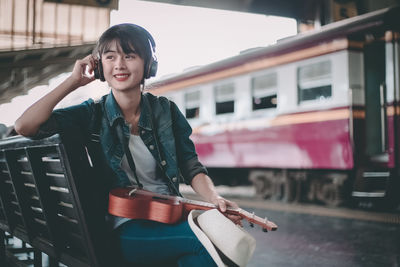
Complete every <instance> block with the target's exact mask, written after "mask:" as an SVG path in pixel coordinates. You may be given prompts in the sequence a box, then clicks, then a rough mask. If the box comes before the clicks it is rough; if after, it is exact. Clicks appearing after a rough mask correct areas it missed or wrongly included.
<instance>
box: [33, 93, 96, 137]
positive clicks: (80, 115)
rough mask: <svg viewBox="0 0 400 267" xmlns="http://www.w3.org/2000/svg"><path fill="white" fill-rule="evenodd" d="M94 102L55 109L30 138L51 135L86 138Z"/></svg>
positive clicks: (88, 101) (92, 114) (89, 101)
mask: <svg viewBox="0 0 400 267" xmlns="http://www.w3.org/2000/svg"><path fill="white" fill-rule="evenodd" d="M93 109H94V101H93V100H92V99H89V100H87V101H85V102H83V103H82V104H79V105H74V106H70V107H67V108H62V109H56V110H54V111H53V112H52V114H51V115H50V118H49V119H48V120H47V121H45V122H44V123H43V124H42V125H41V126H40V127H39V130H38V132H37V133H36V134H35V135H34V136H33V137H32V138H33V139H41V138H44V137H49V136H51V135H53V134H56V133H60V134H74V135H76V134H81V135H84V136H86V134H87V133H88V130H89V127H90V124H91V121H93V116H94V112H93Z"/></svg>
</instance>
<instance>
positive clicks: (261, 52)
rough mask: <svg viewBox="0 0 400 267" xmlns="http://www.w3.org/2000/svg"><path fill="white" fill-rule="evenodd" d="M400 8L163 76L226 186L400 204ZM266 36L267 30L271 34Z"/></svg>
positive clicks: (203, 156)
mask: <svg viewBox="0 0 400 267" xmlns="http://www.w3.org/2000/svg"><path fill="white" fill-rule="evenodd" d="M399 18H400V7H390V8H385V9H382V10H378V11H374V12H371V13H368V14H364V15H360V16H357V17H352V18H348V19H345V20H342V21H338V22H334V23H331V24H328V25H325V26H322V27H321V28H320V29H318V30H312V31H309V32H304V33H300V34H298V35H296V36H293V37H288V38H285V39H282V40H279V41H277V43H275V44H273V45H270V46H266V47H259V48H254V49H249V50H246V51H243V52H241V53H240V54H238V55H235V56H233V57H230V58H226V59H224V60H220V61H217V62H214V63H211V64H208V65H204V66H201V67H197V68H193V69H190V70H188V71H184V72H182V73H180V74H176V75H173V76H170V77H165V78H160V79H158V80H156V81H155V82H152V83H151V84H149V85H148V86H147V90H148V91H150V92H152V93H153V94H156V95H163V96H166V97H168V98H169V99H171V100H173V101H174V102H175V103H176V104H177V105H178V107H179V108H180V110H181V111H182V113H183V114H184V115H185V116H186V118H187V119H188V121H189V123H190V124H191V126H192V128H193V133H192V136H191V137H192V140H193V142H194V143H195V146H196V149H197V152H198V155H199V159H200V161H201V162H203V163H204V165H205V166H206V167H207V168H208V170H209V172H210V174H211V176H212V177H213V179H215V181H216V182H217V183H227V184H231V185H234V184H239V183H242V182H243V183H246V181H247V182H248V183H253V184H254V185H255V190H256V194H257V196H258V197H261V198H269V199H275V200H281V201H286V202H312V203H315V202H316V203H321V204H324V205H328V206H340V205H347V204H354V203H356V204H357V205H359V206H360V205H361V206H362V205H364V206H368V205H369V206H371V205H373V206H377V205H378V206H379V205H383V206H384V207H397V206H398V204H399V195H400V194H398V192H399V189H400V172H399V170H400V168H399V167H400V139H399V131H400V105H399V104H400V103H399V101H400V72H399V65H400V53H399V52H400V49H399V40H400V20H399ZM266 34H268V32H266Z"/></svg>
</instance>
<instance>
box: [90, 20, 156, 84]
mask: <svg viewBox="0 0 400 267" xmlns="http://www.w3.org/2000/svg"><path fill="white" fill-rule="evenodd" d="M121 26H122V27H123V26H128V27H132V28H135V29H137V30H138V31H139V32H140V33H142V34H144V35H145V36H146V39H147V41H148V44H149V48H150V53H151V56H150V58H149V59H148V60H146V61H148V62H145V66H144V67H145V73H144V79H148V78H150V77H154V76H156V73H157V68H158V61H157V57H156V56H155V52H156V43H155V41H154V38H153V36H152V35H151V34H150V33H149V32H148V31H147V30H146V29H145V28H143V27H142V26H139V25H137V24H133V23H122V24H118V25H114V26H112V27H110V28H109V29H108V30H107V31H109V30H112V29H113V28H116V27H121ZM107 31H106V32H107ZM103 34H104V33H103ZM100 39H101V37H100ZM98 59H99V62H98V66H97V68H96V69H95V71H94V74H95V78H96V79H100V80H101V81H103V82H104V81H105V78H104V73H103V66H102V62H101V55H99V54H98Z"/></svg>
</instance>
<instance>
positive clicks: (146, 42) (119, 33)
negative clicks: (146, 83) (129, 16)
mask: <svg viewBox="0 0 400 267" xmlns="http://www.w3.org/2000/svg"><path fill="white" fill-rule="evenodd" d="M113 41H117V42H118V43H119V44H120V46H121V48H122V51H123V52H124V53H125V54H129V53H131V52H133V51H135V52H136V54H137V55H139V57H141V58H142V59H143V60H144V69H145V72H146V70H147V69H148V65H149V62H150V60H151V58H152V57H153V52H154V51H152V49H153V50H154V49H155V43H154V39H153V37H152V36H151V35H150V33H149V32H148V31H147V30H145V29H144V28H142V27H141V26H139V25H136V24H131V23H123V24H118V25H114V26H112V27H110V28H109V29H107V30H106V31H105V32H104V33H103V34H102V35H101V36H100V38H99V40H98V42H97V45H96V47H95V48H94V50H93V55H94V56H96V57H97V56H98V57H100V58H101V56H102V54H103V53H104V52H105V51H107V50H108V48H109V47H110V46H111V44H112V43H113Z"/></svg>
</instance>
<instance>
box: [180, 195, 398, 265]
mask: <svg viewBox="0 0 400 267" xmlns="http://www.w3.org/2000/svg"><path fill="white" fill-rule="evenodd" d="M217 190H219V191H220V193H221V194H225V195H226V196H229V198H230V199H231V200H234V201H236V202H237V203H238V204H239V205H240V206H241V208H244V209H245V210H247V211H250V212H253V211H254V212H255V214H256V215H258V216H260V217H262V218H263V217H268V219H269V220H271V221H273V222H275V223H276V224H277V225H278V230H277V231H276V232H268V233H264V232H262V231H261V228H259V227H257V225H255V226H254V228H252V227H250V226H249V224H247V223H246V222H244V228H245V229H246V230H247V231H248V232H249V233H250V234H251V235H252V236H253V237H255V238H256V240H257V247H256V251H255V253H254V256H253V258H252V259H251V261H250V262H249V265H248V266H249V267H263V266H273V267H283V266H284V267H303V266H324V267H330V266H332V267H338V266H340V267H347V266H348V267H358V266H359V267H381V266H393V267H394V266H400V212H398V211H395V212H391V213H387V212H372V211H365V210H354V209H347V208H329V207H323V206H316V205H300V204H285V203H277V202H271V201H267V200H256V199H254V198H253V197H252V196H251V193H252V191H251V190H252V189H251V188H233V189H231V190H227V188H225V187H222V188H219V189H218V188H217ZM183 191H186V194H185V196H186V197H192V196H193V195H192V192H190V190H186V189H183ZM235 193H236V195H235Z"/></svg>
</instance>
